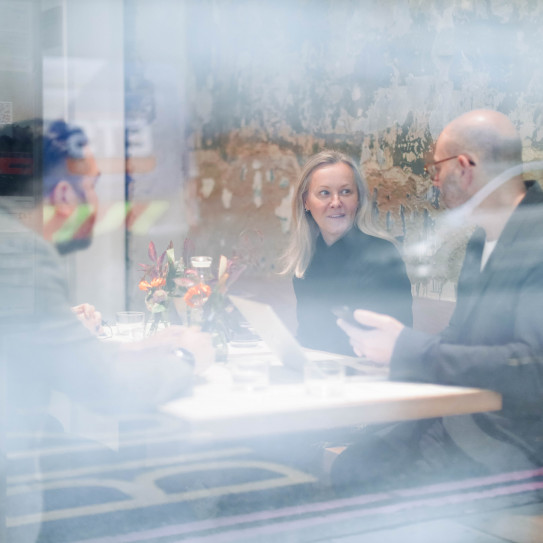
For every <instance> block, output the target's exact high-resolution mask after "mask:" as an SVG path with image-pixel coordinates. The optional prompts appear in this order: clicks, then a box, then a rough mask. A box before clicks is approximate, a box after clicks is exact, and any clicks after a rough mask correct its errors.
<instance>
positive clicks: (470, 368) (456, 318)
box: [391, 184, 543, 464]
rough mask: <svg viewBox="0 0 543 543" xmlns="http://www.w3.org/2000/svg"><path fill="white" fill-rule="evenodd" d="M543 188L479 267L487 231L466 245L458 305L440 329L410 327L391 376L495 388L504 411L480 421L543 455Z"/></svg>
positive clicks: (492, 432)
mask: <svg viewBox="0 0 543 543" xmlns="http://www.w3.org/2000/svg"><path fill="white" fill-rule="evenodd" d="M542 204H543V192H542V191H541V189H540V187H539V185H537V184H533V185H532V186H531V187H530V188H529V190H528V192H527V194H526V196H525V198H524V199H523V200H522V202H521V204H520V205H519V206H518V207H517V209H516V210H515V211H514V212H513V214H512V215H511V217H510V219H509V221H508V222H507V224H506V226H505V228H504V230H503V232H502V234H501V235H500V238H499V240H498V242H497V244H496V247H495V249H494V251H493V252H492V254H491V255H490V258H489V260H488V262H487V264H486V266H485V268H484V270H483V271H482V272H481V271H480V265H481V255H482V250H483V245H484V232H483V231H482V230H477V231H476V232H475V233H474V234H473V236H472V238H471V240H470V242H469V243H468V246H467V250H466V257H465V261H464V264H463V268H462V271H461V274H460V278H459V282H458V297H457V304H456V309H455V312H454V314H453V316H452V318H451V322H450V324H449V326H448V327H447V328H446V329H445V330H444V331H443V332H442V333H441V334H440V335H438V336H431V335H428V334H424V333H421V332H417V331H414V330H411V329H405V330H404V331H403V332H402V333H401V335H400V337H399V338H398V342H397V344H396V347H395V349H394V353H393V357H392V360H391V378H392V379H396V380H415V381H428V382H433V383H441V384H448V385H461V386H471V387H479V388H486V389H491V390H495V391H497V392H499V393H500V394H502V396H503V410H502V411H500V412H499V413H494V414H481V415H475V416H474V417H473V420H474V421H475V423H476V425H477V427H478V428H479V429H480V430H482V431H483V432H484V433H486V434H487V435H488V436H491V437H493V438H495V439H496V440H497V441H498V442H500V441H501V442H507V443H510V444H514V445H515V446H517V447H519V448H520V449H522V450H523V451H524V453H525V454H526V456H527V457H528V458H530V459H531V460H532V461H533V462H534V463H536V464H540V463H542V462H543V442H542V436H543V205H542Z"/></svg>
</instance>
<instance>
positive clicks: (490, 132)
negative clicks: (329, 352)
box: [333, 110, 543, 485]
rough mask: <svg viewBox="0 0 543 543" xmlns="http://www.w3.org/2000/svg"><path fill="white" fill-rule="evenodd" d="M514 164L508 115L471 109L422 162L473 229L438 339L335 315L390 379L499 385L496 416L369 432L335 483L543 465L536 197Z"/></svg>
mask: <svg viewBox="0 0 543 543" xmlns="http://www.w3.org/2000/svg"><path fill="white" fill-rule="evenodd" d="M521 165H522V145H521V141H520V138H519V136H518V134H517V132H516V130H515V127H514V126H513V124H512V123H511V121H510V120H509V119H508V118H507V117H506V116H505V115H502V114H501V113H498V112H495V111H488V110H478V111H472V112H469V113H466V114H464V115H462V116H460V117H458V118H457V119H455V120H454V121H452V122H451V123H450V124H449V125H448V126H447V127H446V128H445V129H444V130H443V132H442V133H441V135H440V136H439V138H438V140H437V143H436V146H435V152H434V161H433V162H432V163H431V164H428V165H427V166H426V169H427V171H428V173H429V174H430V175H431V177H432V180H433V183H434V185H435V186H436V187H438V188H439V190H440V194H441V199H442V201H443V202H444V204H445V205H446V206H447V207H448V208H456V209H455V211H454V212H452V213H456V218H457V220H458V219H460V220H461V221H462V222H464V223H466V222H469V223H472V224H475V225H476V226H477V227H478V228H477V229H476V230H475V233H474V234H473V235H472V237H471V239H470V241H469V243H468V246H467V250H466V256H465V260H464V264H463V268H462V272H461V274H460V278H459V282H458V288H457V293H458V296H457V304H456V308H455V312H454V314H453V316H452V318H451V321H450V324H449V326H448V327H447V328H446V329H445V330H444V331H443V332H442V333H441V334H439V335H437V336H433V335H430V334H426V333H423V332H420V331H415V330H413V329H410V328H407V327H404V326H403V325H402V324H401V323H400V322H398V321H397V320H395V319H393V318H392V317H389V316H386V315H379V314H376V313H372V312H369V311H364V310H363V309H360V310H356V311H355V312H354V317H355V319H356V320H357V321H358V322H360V323H361V324H363V325H365V326H367V327H370V329H369V330H368V329H365V330H364V329H362V328H357V327H356V326H352V325H350V324H349V323H347V322H345V321H341V320H340V321H338V324H339V326H340V327H341V328H342V329H343V330H344V331H345V332H346V333H347V334H348V335H349V337H350V342H351V345H352V346H353V348H354V351H355V353H356V354H357V355H359V356H362V355H365V356H368V357H369V358H370V359H372V360H374V361H375V362H378V363H380V364H383V365H385V366H388V367H389V372H390V378H391V379H393V380H401V381H409V380H411V381H423V382H430V383H439V384H445V385H458V386H470V387H478V388H486V389H491V390H495V391H497V392H499V393H500V394H502V397H503V409H502V411H500V412H498V413H490V414H477V415H473V416H457V417H447V418H444V419H432V420H427V421H421V422H416V423H415V422H414V423H400V424H398V425H395V426H388V427H386V428H384V429H383V428H374V429H369V430H367V432H366V435H365V436H364V439H363V440H362V441H361V442H360V443H357V444H356V445H353V446H351V447H349V448H347V449H346V451H345V452H344V453H343V454H342V455H340V456H339V458H338V459H337V461H336V465H335V466H334V469H333V474H334V477H335V480H336V483H337V484H338V485H342V484H349V483H350V482H351V481H353V479H357V480H358V481H359V482H366V483H367V482H368V481H370V480H377V479H381V480H382V479H386V478H387V477H389V478H393V479H394V481H395V483H396V484H401V477H402V475H403V476H404V477H405V476H406V474H407V473H409V472H410V474H411V478H410V479H409V480H410V481H413V480H415V481H416V480H417V477H418V478H419V480H420V481H427V480H433V478H435V477H442V478H457V477H461V476H470V475H480V474H486V473H491V472H499V471H513V470H520V469H531V468H533V467H535V466H540V465H542V464H543V439H542V437H543V423H542V421H543V417H541V413H542V412H543V317H542V308H543V213H542V208H541V204H543V193H542V191H541V189H540V187H539V185H538V184H537V183H533V182H527V183H524V182H523V179H522V175H521V171H522V166H521ZM389 481H390V479H389Z"/></svg>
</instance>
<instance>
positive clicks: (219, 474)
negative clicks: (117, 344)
mask: <svg viewBox="0 0 543 543" xmlns="http://www.w3.org/2000/svg"><path fill="white" fill-rule="evenodd" d="M182 436H183V428H182V426H181V425H180V423H179V422H178V421H175V420H172V419H169V418H167V417H166V416H162V415H160V416H159V415H157V416H148V417H140V418H136V419H125V420H123V421H122V423H121V425H120V432H119V433H118V434H117V433H116V432H113V433H111V432H109V433H103V434H101V435H94V436H93V439H89V438H85V439H83V438H74V437H71V436H69V435H67V434H64V433H62V432H58V431H49V432H47V433H43V434H42V435H41V438H40V441H39V446H36V445H35V443H34V442H32V441H31V440H30V439H29V436H28V435H25V434H17V433H12V434H10V435H9V440H8V441H9V449H10V450H9V455H8V464H9V470H8V518H7V526H8V543H26V542H39V543H45V542H47V543H75V542H80V541H81V542H83V541H85V542H86V543H128V542H146V543H150V542H153V543H173V542H174V541H175V542H177V541H183V542H186V541H199V542H207V541H209V542H214V543H215V542H223V541H224V542H226V541H232V542H237V541H244V542H245V541H255V542H256V541H258V542H259V543H260V542H268V541H270V542H272V541H273V542H278V541H281V542H293V543H294V542H302V541H304V542H310V541H332V540H334V539H335V538H340V537H347V536H349V535H352V534H361V533H367V532H369V531H372V530H376V529H379V528H383V527H390V526H395V525H401V524H402V523H403V524H405V523H409V522H415V521H422V520H427V519H431V518H439V517H443V516H450V515H451V514H456V513H460V512H463V513H465V512H469V511H473V510H476V509H477V508H479V509H484V508H487V509H491V508H497V507H503V506H504V504H507V505H515V504H523V503H530V502H533V501H534V500H537V499H539V494H538V493H539V492H540V491H541V489H542V488H543V470H541V473H540V472H529V473H528V472H522V473H513V474H504V475H500V476H499V477H489V478H480V479H476V480H474V479H471V480H467V481H458V482H455V483H448V484H442V485H434V486H432V487H422V488H421V487H419V488H412V489H404V490H396V491H394V492H382V493H378V494H366V495H360V496H351V497H347V498H341V499H339V498H337V497H335V495H334V493H333V492H332V490H331V489H330V487H329V486H328V484H327V482H326V478H325V477H324V476H323V475H322V474H321V473H318V470H315V469H313V468H311V469H307V468H309V466H310V465H311V462H309V461H307V462H305V460H304V458H303V454H300V451H299V450H297V451H296V450H294V449H295V442H294V440H293V439H291V438H287V439H284V440H275V441H273V442H271V441H270V442H253V443H250V444H239V443H238V444H222V445H221V446H220V447H217V446H210V445H207V446H206V445H203V444H199V445H195V444H192V445H189V444H188V443H187V442H186V440H184V439H183V437H182ZM305 452H306V451H304V454H305ZM361 540H363V539H361Z"/></svg>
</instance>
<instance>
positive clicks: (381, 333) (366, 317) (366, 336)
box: [337, 309, 404, 365]
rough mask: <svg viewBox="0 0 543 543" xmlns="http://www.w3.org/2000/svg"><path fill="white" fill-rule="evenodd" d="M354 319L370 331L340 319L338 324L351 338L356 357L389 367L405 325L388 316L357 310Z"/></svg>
mask: <svg viewBox="0 0 543 543" xmlns="http://www.w3.org/2000/svg"><path fill="white" fill-rule="evenodd" d="M354 318H355V319H356V320H357V321H358V322H359V323H360V324H362V325H364V326H367V327H369V329H362V328H359V327H357V326H355V325H352V324H349V323H348V322H346V321H344V320H343V319H339V320H338V321H337V324H338V326H339V327H340V328H341V329H342V330H343V331H344V332H345V333H346V334H347V335H348V336H349V339H350V343H351V346H352V347H353V349H354V352H355V353H356V355H357V356H366V357H367V358H369V359H370V360H372V361H373V362H377V363H379V364H383V365H388V364H389V363H390V359H391V358H392V352H393V351H394V346H395V345H396V340H397V339H398V336H399V335H400V333H401V331H402V330H403V329H404V325H403V324H402V323H401V322H400V321H397V320H396V319H394V318H392V317H389V316H388V315H381V314H379V313H374V312H373V311H365V310H363V309H357V310H356V311H355V312H354Z"/></svg>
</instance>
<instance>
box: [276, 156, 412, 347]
mask: <svg viewBox="0 0 543 543" xmlns="http://www.w3.org/2000/svg"><path fill="white" fill-rule="evenodd" d="M370 214H371V201H370V199H369V196H368V189H367V186H366V183H365V182H364V179H363V178H362V175H361V174H360V171H359V170H358V168H357V167H356V165H355V163H354V162H353V160H352V159H350V158H349V157H348V156H346V155H344V154H342V153H339V152H337V151H330V150H325V151H322V152H320V153H318V154H316V155H314V156H313V157H311V158H310V159H309V161H308V162H307V163H306V164H305V166H304V168H303V171H302V173H301V175H300V178H299V180H298V183H297V187H296V191H295V194H294V198H293V202H292V230H291V232H292V233H291V240H290V245H289V247H288V249H287V251H286V253H285V255H284V264H285V266H284V272H285V273H293V275H294V277H293V284H294V291H295V293H296V301H297V307H296V310H297V317H298V339H299V341H300V342H301V343H302V344H303V345H304V346H306V347H309V348H312V349H320V350H325V351H330V352H337V353H342V354H350V355H352V354H353V350H352V348H351V346H350V345H349V340H348V337H347V336H346V334H345V333H344V332H343V331H342V330H340V329H339V327H338V326H337V325H336V320H337V317H336V316H335V315H334V313H333V309H334V308H335V307H338V306H348V307H349V308H351V309H352V310H354V309H359V308H363V309H371V310H372V311H377V312H379V313H385V314H387V315H391V316H393V317H395V318H397V319H398V320H400V321H401V322H403V323H404V324H406V325H411V324H412V308H411V305H412V297H411V284H410V282H409V279H408V277H407V274H406V271H405V265H404V263H403V261H402V259H401V257H400V255H399V253H398V251H397V249H396V247H395V246H394V244H393V243H392V242H391V241H390V240H388V239H384V238H386V236H383V235H380V234H379V233H378V232H377V230H376V228H374V227H373V226H372V224H371V217H370Z"/></svg>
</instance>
